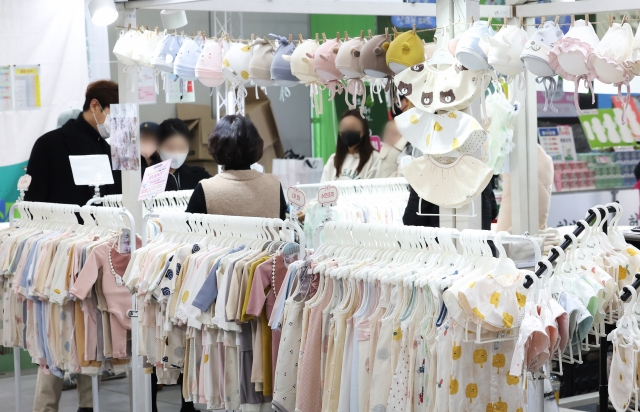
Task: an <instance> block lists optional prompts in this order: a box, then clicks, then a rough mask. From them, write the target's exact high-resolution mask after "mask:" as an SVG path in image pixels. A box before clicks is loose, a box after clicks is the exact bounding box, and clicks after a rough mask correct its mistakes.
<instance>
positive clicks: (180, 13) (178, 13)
mask: <svg viewBox="0 0 640 412" xmlns="http://www.w3.org/2000/svg"><path fill="white" fill-rule="evenodd" d="M160 19H161V20H162V27H164V28H165V29H167V30H174V29H179V28H180V27H184V26H186V25H187V13H186V12H185V11H184V10H162V11H161V12H160Z"/></svg>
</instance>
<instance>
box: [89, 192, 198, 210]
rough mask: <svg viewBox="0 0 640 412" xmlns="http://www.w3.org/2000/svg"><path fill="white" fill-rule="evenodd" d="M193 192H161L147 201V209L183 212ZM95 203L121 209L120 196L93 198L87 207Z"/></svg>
mask: <svg viewBox="0 0 640 412" xmlns="http://www.w3.org/2000/svg"><path fill="white" fill-rule="evenodd" d="M192 194H193V190H173V191H169V192H162V193H158V194H157V195H155V196H154V197H153V198H152V199H150V200H148V201H147V202H150V204H149V203H147V207H148V208H149V209H150V210H156V211H157V210H160V211H163V210H167V209H168V210H171V211H174V210H178V211H181V212H182V211H184V210H185V209H186V208H187V205H188V204H189V199H191V195H192ZM96 203H102V205H103V206H108V207H123V202H122V195H106V196H102V197H94V198H91V199H89V201H88V202H87V206H91V205H94V204H96Z"/></svg>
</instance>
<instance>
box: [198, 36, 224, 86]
mask: <svg viewBox="0 0 640 412" xmlns="http://www.w3.org/2000/svg"><path fill="white" fill-rule="evenodd" d="M220 43H221V42H220V41H219V40H214V39H208V40H207V41H206V42H205V44H204V48H203V49H202V52H200V56H199V57H198V62H197V63H196V70H195V71H196V77H197V78H198V80H200V83H202V84H204V85H205V86H207V87H218V86H220V85H221V84H222V83H224V76H223V75H222V45H221V44H220Z"/></svg>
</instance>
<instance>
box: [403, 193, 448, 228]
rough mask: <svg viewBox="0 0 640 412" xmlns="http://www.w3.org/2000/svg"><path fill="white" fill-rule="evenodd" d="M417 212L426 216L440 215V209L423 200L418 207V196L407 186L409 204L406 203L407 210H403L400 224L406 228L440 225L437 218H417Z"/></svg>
mask: <svg viewBox="0 0 640 412" xmlns="http://www.w3.org/2000/svg"><path fill="white" fill-rule="evenodd" d="M418 210H420V212H421V213H428V214H438V213H440V208H439V207H438V206H437V205H434V204H433V203H429V202H427V201H426V200H424V199H423V200H422V205H421V206H420V196H418V194H417V193H416V191H415V190H413V188H412V187H411V186H409V202H408V203H407V208H406V209H405V210H404V216H403V217H402V222H403V223H404V224H405V225H406V226H426V227H438V226H439V225H440V217H439V216H418V215H417V213H418Z"/></svg>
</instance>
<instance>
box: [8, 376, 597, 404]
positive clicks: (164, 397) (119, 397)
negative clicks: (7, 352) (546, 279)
mask: <svg viewBox="0 0 640 412" xmlns="http://www.w3.org/2000/svg"><path fill="white" fill-rule="evenodd" d="M35 372H36V370H35V369H32V370H26V371H24V374H23V376H22V381H21V383H22V399H21V401H22V408H21V411H20V412H31V411H32V408H33V393H34V391H35V387H36V375H35ZM13 385H14V379H13V374H12V373H6V374H0V405H2V407H0V410H2V411H3V412H13V411H14V410H15V409H14V408H15V401H14V397H13V389H14V386H13ZM196 407H198V405H196ZM199 407H200V409H201V410H204V405H199ZM77 408H78V392H77V391H76V390H68V391H63V392H62V398H61V399H60V408H59V411H60V412H75V411H76V410H77ZM127 410H129V383H128V379H114V380H109V381H105V382H102V383H101V385H100V412H122V411H127ZM596 410H597V409H596V405H595V404H593V405H585V406H581V407H577V408H575V409H560V412H575V411H589V412H596ZM179 411H180V388H179V387H178V386H176V385H173V386H165V387H164V388H163V389H162V390H161V391H159V392H158V412H179Z"/></svg>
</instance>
